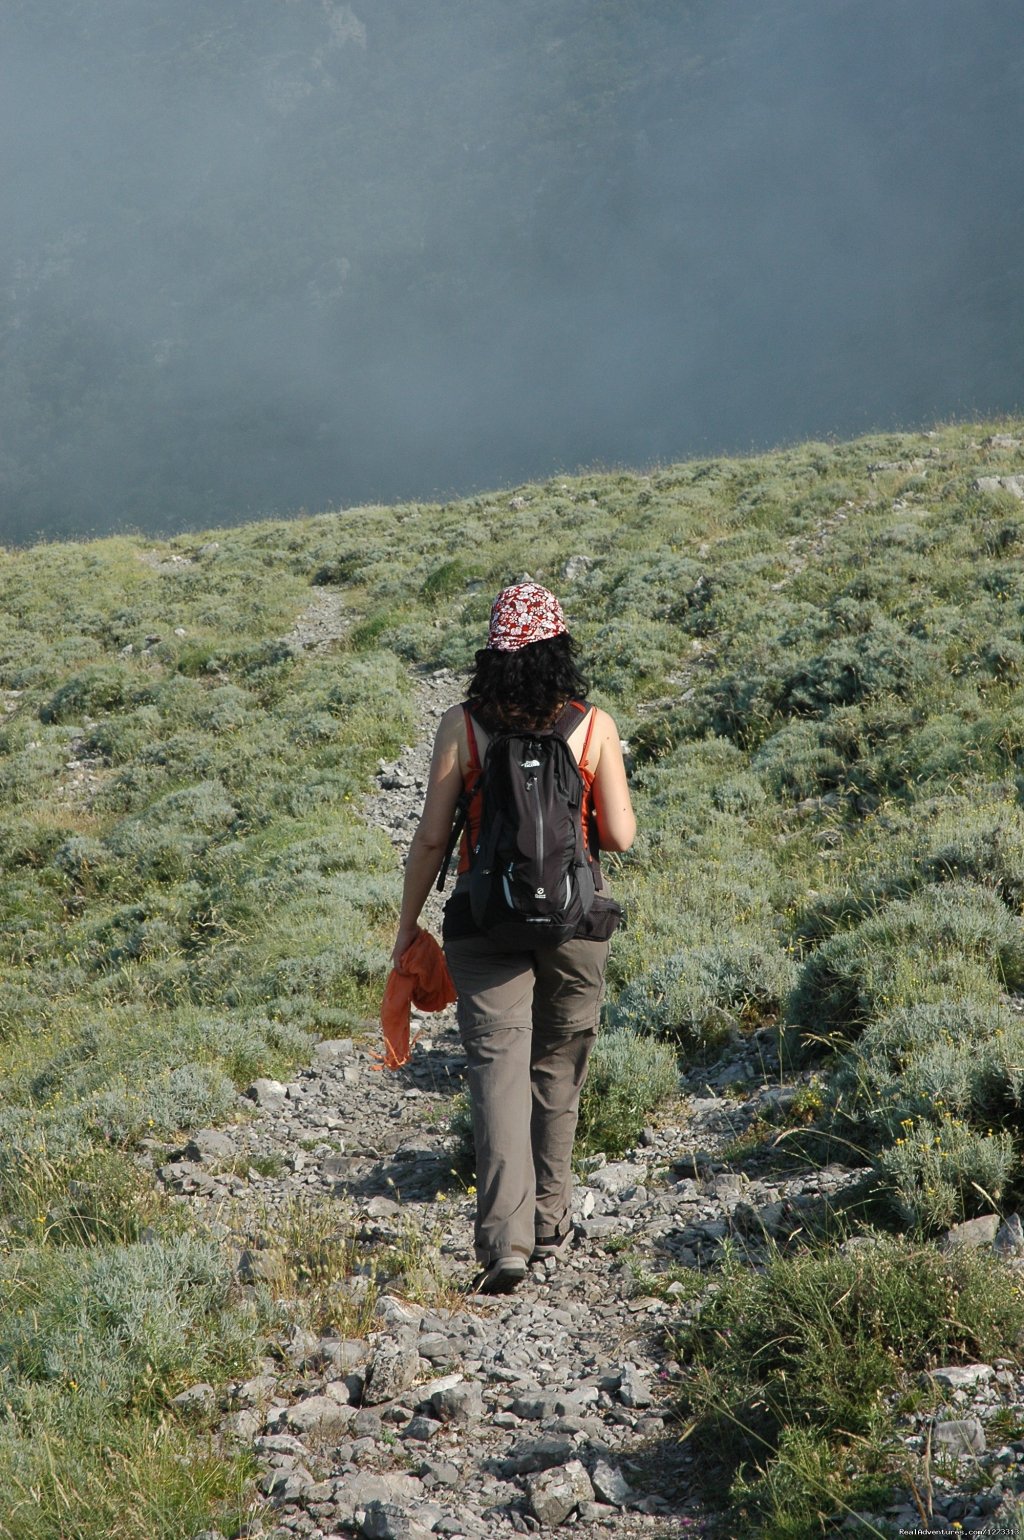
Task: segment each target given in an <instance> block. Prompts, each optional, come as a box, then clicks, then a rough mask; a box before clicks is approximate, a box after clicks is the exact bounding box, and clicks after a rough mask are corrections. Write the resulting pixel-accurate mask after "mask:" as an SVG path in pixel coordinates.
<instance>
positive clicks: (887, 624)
mask: <svg viewBox="0 0 1024 1540" xmlns="http://www.w3.org/2000/svg"><path fill="white" fill-rule="evenodd" d="M940 662H941V660H940V658H939V655H938V653H937V651H936V649H935V648H933V647H930V646H929V645H928V644H926V643H924V642H922V641H919V640H918V639H917V638H916V637H912V636H908V634H907V633H906V631H905V630H903V628H902V627H900V626H896V625H894V624H893V623H892V622H891V621H889V620H887V619H886V618H885V617H884V616H881V615H873V616H872V617H871V618H870V629H868V630H865V631H863V632H862V633H861V634H860V635H855V636H844V637H839V638H837V639H836V640H835V641H833V642H831V643H830V644H829V645H828V646H827V647H826V648H825V649H824V650H823V651H822V652H820V653H818V654H817V655H816V656H815V657H813V658H810V659H808V660H807V661H806V662H802V663H801V664H800V665H798V666H797V667H796V668H795V669H793V670H792V671H791V672H790V673H788V674H787V675H786V676H785V677H784V678H783V679H782V680H781V681H780V683H779V687H778V690H777V692H776V693H775V706H776V709H777V710H779V711H781V712H783V713H784V714H785V715H786V716H808V715H811V716H820V715H822V714H823V713H825V712H827V711H829V710H831V709H833V708H834V707H836V706H852V705H856V704H857V703H858V702H860V701H863V700H866V699H868V698H869V697H878V696H882V695H895V696H901V695H909V694H918V693H920V692H922V691H924V690H926V689H927V688H928V686H929V685H930V684H931V683H932V681H933V680H934V679H935V678H936V677H937V675H938V673H939V670H940Z"/></svg>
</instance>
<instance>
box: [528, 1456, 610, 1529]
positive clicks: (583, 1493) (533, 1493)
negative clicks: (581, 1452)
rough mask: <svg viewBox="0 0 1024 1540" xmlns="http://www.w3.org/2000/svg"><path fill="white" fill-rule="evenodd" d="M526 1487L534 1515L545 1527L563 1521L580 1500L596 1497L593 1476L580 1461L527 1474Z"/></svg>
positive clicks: (572, 1461) (589, 1500) (584, 1501)
mask: <svg viewBox="0 0 1024 1540" xmlns="http://www.w3.org/2000/svg"><path fill="white" fill-rule="evenodd" d="M526 1490H527V1493H528V1495H529V1499H530V1508H531V1511H532V1513H533V1516H534V1518H535V1519H536V1520H537V1522H538V1523H539V1524H541V1525H542V1526H543V1527H544V1528H545V1529H553V1528H555V1526H556V1525H558V1524H563V1523H564V1522H565V1520H566V1519H567V1518H568V1517H569V1515H570V1513H571V1512H572V1511H573V1509H574V1508H576V1507H578V1505H579V1504H580V1503H589V1502H593V1500H594V1488H593V1486H592V1485H591V1482H590V1477H589V1476H588V1475H587V1473H586V1470H585V1469H584V1467H583V1466H582V1464H581V1463H580V1461H579V1460H570V1461H569V1463H568V1464H567V1465H561V1466H556V1467H555V1468H554V1469H552V1470H546V1471H541V1472H540V1473H539V1474H538V1475H536V1476H527V1478H526Z"/></svg>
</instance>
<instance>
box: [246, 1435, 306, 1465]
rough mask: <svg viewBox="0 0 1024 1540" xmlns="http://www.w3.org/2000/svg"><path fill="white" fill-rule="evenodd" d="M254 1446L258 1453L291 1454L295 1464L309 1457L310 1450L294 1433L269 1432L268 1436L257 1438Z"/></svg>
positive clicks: (292, 1463)
mask: <svg viewBox="0 0 1024 1540" xmlns="http://www.w3.org/2000/svg"><path fill="white" fill-rule="evenodd" d="M253 1448H254V1449H255V1451H256V1453H257V1454H268V1455H290V1456H291V1465H293V1466H294V1465H296V1464H297V1463H298V1462H299V1461H300V1460H308V1459H309V1450H308V1449H307V1448H306V1446H305V1444H304V1443H303V1442H302V1440H301V1438H296V1437H295V1435H294V1434H293V1433H271V1434H268V1436H267V1437H266V1438H258V1439H256V1441H255V1443H254V1444H253Z"/></svg>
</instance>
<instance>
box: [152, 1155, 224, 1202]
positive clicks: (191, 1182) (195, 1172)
mask: <svg viewBox="0 0 1024 1540" xmlns="http://www.w3.org/2000/svg"><path fill="white" fill-rule="evenodd" d="M158 1175H159V1177H160V1180H161V1181H162V1182H163V1183H164V1185H165V1186H166V1187H168V1188H170V1190H171V1192H180V1193H185V1194H188V1195H192V1194H199V1195H200V1196H201V1197H203V1196H206V1195H207V1194H209V1193H211V1192H213V1190H214V1188H215V1186H216V1183H215V1182H214V1180H213V1177H212V1176H210V1174H209V1173H208V1172H206V1171H204V1170H203V1168H202V1167H201V1166H198V1165H195V1164H194V1163H193V1162H192V1161H188V1160H174V1161H171V1162H170V1163H169V1164H168V1165H166V1166H161V1167H160V1170H159V1172H158Z"/></svg>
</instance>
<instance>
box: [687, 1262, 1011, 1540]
mask: <svg viewBox="0 0 1024 1540" xmlns="http://www.w3.org/2000/svg"><path fill="white" fill-rule="evenodd" d="M1022 1330H1024V1297H1022V1295H1021V1293H1020V1290H1019V1289H1018V1287H1017V1284H1016V1282H1015V1280H1014V1279H1013V1277H1012V1275H1011V1274H1010V1273H1008V1272H1007V1270H1006V1269H1005V1267H1003V1266H1001V1265H1000V1264H999V1263H998V1262H996V1261H994V1260H993V1259H992V1258H990V1257H984V1256H982V1255H980V1254H978V1253H974V1252H972V1251H968V1250H964V1249H959V1250H956V1251H954V1252H951V1253H949V1254H947V1255H943V1254H942V1253H940V1252H939V1251H938V1250H937V1249H935V1248H934V1247H931V1246H924V1245H910V1244H906V1243H904V1242H902V1241H898V1240H891V1241H878V1242H870V1241H869V1242H866V1243H865V1244H864V1245H863V1246H861V1247H858V1248H857V1249H849V1248H845V1247H841V1248H840V1249H838V1250H834V1249H826V1250H822V1251H819V1252H805V1253H801V1254H799V1255H796V1256H783V1255H781V1254H775V1255H772V1256H771V1257H769V1259H768V1262H767V1265H766V1266H765V1268H764V1270H763V1271H754V1270H752V1269H750V1268H749V1267H748V1266H747V1265H746V1264H745V1263H744V1262H743V1261H741V1260H740V1258H739V1257H738V1256H735V1257H732V1256H730V1257H727V1259H726V1262H725V1266H724V1269H723V1272H722V1274H721V1276H720V1279H719V1280H718V1281H717V1284H716V1287H715V1288H714V1289H713V1290H709V1291H708V1293H707V1294H706V1295H705V1296H704V1299H703V1301H702V1308H701V1309H700V1311H699V1313H698V1314H697V1316H696V1318H695V1319H693V1320H692V1321H691V1322H690V1323H689V1324H687V1325H683V1326H681V1327H680V1328H679V1329H678V1330H677V1332H676V1334H675V1342H674V1346H675V1351H676V1356H677V1358H678V1359H679V1360H680V1362H681V1363H682V1364H683V1366H684V1377H683V1389H682V1395H681V1411H682V1413H683V1415H684V1416H686V1417H687V1418H688V1419H691V1420H692V1422H693V1424H694V1432H693V1434H692V1437H693V1439H694V1442H695V1443H696V1445H697V1447H698V1448H699V1450H700V1451H701V1454H702V1465H703V1467H704V1469H705V1471H706V1479H707V1480H708V1483H709V1494H710V1492H711V1491H714V1490H715V1489H716V1487H717V1490H718V1491H720V1490H721V1483H722V1482H723V1481H725V1482H727V1483H728V1482H730V1481H731V1482H732V1483H733V1485H732V1496H733V1499H734V1502H735V1503H736V1507H735V1509H734V1511H733V1512H732V1513H731V1514H730V1518H731V1520H732V1527H731V1528H730V1533H731V1534H735V1535H737V1536H738V1537H739V1536H743V1537H751V1540H752V1537H753V1536H754V1535H758V1536H766V1537H767V1536H771V1537H779V1540H781V1537H782V1536H788V1537H790V1540H796V1537H800V1540H810V1537H811V1536H813V1535H817V1534H820V1532H821V1527H820V1526H821V1522H822V1520H825V1519H828V1518H830V1517H832V1516H840V1515H841V1514H842V1513H843V1512H845V1511H847V1509H848V1506H849V1505H850V1500H851V1497H852V1496H853V1494H855V1492H856V1490H857V1488H856V1485H855V1483H856V1481H857V1478H858V1477H863V1476H864V1475H865V1473H867V1474H870V1473H872V1472H875V1473H877V1474H879V1475H881V1476H884V1473H885V1471H886V1469H891V1466H890V1465H889V1462H890V1460H891V1458H892V1455H891V1451H892V1450H893V1448H894V1447H895V1449H896V1451H897V1460H899V1459H900V1457H901V1455H902V1451H903V1446H902V1442H901V1441H900V1440H899V1439H898V1438H896V1437H894V1432H895V1429H894V1425H893V1412H892V1410H891V1407H892V1405H893V1401H894V1397H895V1392H897V1391H899V1390H900V1389H902V1388H904V1387H906V1386H908V1385H910V1384H912V1383H913V1380H914V1378H915V1377H916V1376H917V1375H919V1374H920V1373H921V1372H922V1371H924V1370H928V1369H931V1368H932V1367H934V1365H935V1364H936V1363H953V1362H957V1361H966V1362H973V1361H978V1360H982V1361H987V1362H991V1360H992V1357H993V1356H995V1357H999V1356H1001V1355H1005V1356H1009V1357H1012V1356H1013V1355H1014V1353H1015V1351H1016V1345H1017V1342H1018V1340H1019V1338H1020V1335H1021V1332H1022ZM787 1430H788V1431H787ZM795 1435H800V1436H802V1437H804V1438H807V1439H811V1440H813V1441H814V1442H815V1443H816V1444H817V1445H818V1446H819V1448H820V1445H821V1444H824V1445H825V1446H826V1447H827V1449H829V1450H830V1451H831V1454H832V1459H831V1461H821V1460H817V1459H811V1460H807V1459H806V1458H803V1457H802V1456H800V1457H798V1451H796V1450H794V1448H793V1446H792V1442H791V1441H792V1439H793V1437H794V1436H795ZM804 1454H806V1451H804ZM744 1466H745V1469H744ZM801 1472H802V1473H803V1476H802V1479H800V1478H801ZM826 1472H827V1473H828V1474H829V1478H830V1479H828V1480H826V1481H822V1477H823V1475H824V1474H825V1473H826ZM737 1477H739V1480H737V1479H736V1478H737ZM780 1489H781V1490H787V1489H788V1497H787V1506H788V1518H789V1519H790V1520H794V1521H795V1519H796V1518H797V1517H799V1516H801V1515H803V1516H804V1517H805V1519H806V1523H805V1524H800V1525H796V1524H795V1523H794V1527H790V1528H786V1527H784V1521H785V1520H786V1518H787V1511H786V1509H782V1510H781V1511H780V1509H779V1507H778V1504H777V1503H776V1501H775V1497H776V1496H777V1494H778V1492H779V1491H780ZM853 1506H856V1503H855V1502H854V1503H853ZM741 1510H745V1511H741Z"/></svg>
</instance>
